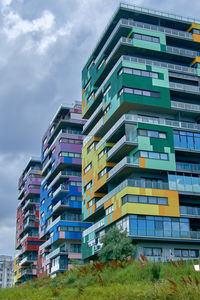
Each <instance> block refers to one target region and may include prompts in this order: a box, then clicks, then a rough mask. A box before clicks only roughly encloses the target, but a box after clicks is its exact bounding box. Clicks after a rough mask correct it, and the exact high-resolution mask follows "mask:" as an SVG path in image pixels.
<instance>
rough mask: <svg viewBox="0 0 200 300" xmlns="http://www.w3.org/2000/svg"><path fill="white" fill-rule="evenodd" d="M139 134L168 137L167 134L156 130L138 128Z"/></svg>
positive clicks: (161, 137)
mask: <svg viewBox="0 0 200 300" xmlns="http://www.w3.org/2000/svg"><path fill="white" fill-rule="evenodd" d="M138 135H141V136H148V137H153V138H160V139H166V138H167V134H166V133H165V132H160V131H156V130H147V129H138Z"/></svg>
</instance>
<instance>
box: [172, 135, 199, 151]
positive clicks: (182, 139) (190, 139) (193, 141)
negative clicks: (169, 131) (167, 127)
mask: <svg viewBox="0 0 200 300" xmlns="http://www.w3.org/2000/svg"><path fill="white" fill-rule="evenodd" d="M174 145H175V147H178V148H189V149H197V150H200V134H199V133H194V132H189V131H174Z"/></svg>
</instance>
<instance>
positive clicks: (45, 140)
mask: <svg viewBox="0 0 200 300" xmlns="http://www.w3.org/2000/svg"><path fill="white" fill-rule="evenodd" d="M46 142H47V137H45V138H44V140H43V145H45V144H46Z"/></svg>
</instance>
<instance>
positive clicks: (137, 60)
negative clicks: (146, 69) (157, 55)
mask: <svg viewBox="0 0 200 300" xmlns="http://www.w3.org/2000/svg"><path fill="white" fill-rule="evenodd" d="M122 57H123V60H125V61H130V62H133V63H138V64H144V65H149V66H155V67H159V68H165V69H169V70H172V71H180V72H183V73H192V74H195V75H197V73H196V69H195V68H188V67H185V66H181V65H176V64H171V63H167V62H160V61H156V60H151V59H145V58H140V57H134V56H130V55H123V56H122Z"/></svg>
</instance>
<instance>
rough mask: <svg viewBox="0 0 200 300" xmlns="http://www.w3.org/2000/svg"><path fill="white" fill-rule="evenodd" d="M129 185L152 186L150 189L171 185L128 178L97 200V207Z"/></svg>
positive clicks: (167, 187) (164, 187)
mask: <svg viewBox="0 0 200 300" xmlns="http://www.w3.org/2000/svg"><path fill="white" fill-rule="evenodd" d="M127 186H131V187H143V188H150V189H162V190H168V189H169V185H168V183H167V182H162V181H153V180H141V179H126V180H124V181H123V182H122V183H120V184H119V185H118V186H117V187H116V188H114V189H113V190H112V191H111V192H110V193H108V194H107V195H106V196H104V197H103V198H101V199H100V200H99V201H97V202H96V208H98V207H100V206H101V205H103V204H104V203H105V202H106V201H108V200H109V199H110V198H112V197H113V196H114V195H116V194H117V193H119V192H120V191H121V190H123V189H124V188H125V187H127Z"/></svg>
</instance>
